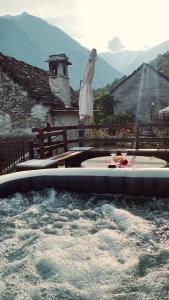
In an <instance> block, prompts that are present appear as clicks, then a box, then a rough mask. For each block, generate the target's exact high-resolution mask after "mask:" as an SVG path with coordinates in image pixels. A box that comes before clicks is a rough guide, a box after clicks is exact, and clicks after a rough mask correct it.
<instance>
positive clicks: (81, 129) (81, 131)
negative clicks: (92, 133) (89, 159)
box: [78, 120, 85, 147]
mask: <svg viewBox="0 0 169 300" xmlns="http://www.w3.org/2000/svg"><path fill="white" fill-rule="evenodd" d="M78 128H79V147H84V141H83V140H80V138H84V136H85V131H84V121H82V120H79V122H78Z"/></svg>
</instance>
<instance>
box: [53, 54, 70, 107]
mask: <svg viewBox="0 0 169 300" xmlns="http://www.w3.org/2000/svg"><path fill="white" fill-rule="evenodd" d="M48 63H49V86H50V88H51V91H52V93H53V94H54V95H55V96H57V97H58V98H60V99H61V100H62V101H63V102H64V104H65V106H69V107H70V106H71V99H70V84H69V77H68V65H71V64H72V63H71V62H70V61H69V59H68V57H67V56H66V55H65V54H54V55H50V56H49V59H48Z"/></svg>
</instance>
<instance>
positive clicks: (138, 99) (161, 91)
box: [111, 63, 169, 122]
mask: <svg viewBox="0 0 169 300" xmlns="http://www.w3.org/2000/svg"><path fill="white" fill-rule="evenodd" d="M111 93H112V95H114V101H116V103H117V104H115V108H114V112H115V113H125V112H132V113H133V114H134V115H135V116H136V117H137V118H138V120H140V121H141V122H149V121H152V114H154V115H158V113H159V110H160V109H162V108H164V107H166V106H168V105H169V78H168V77H166V76H165V75H163V74H162V73H160V72H158V71H157V70H155V69H154V68H153V67H151V66H150V65H149V64H145V63H144V64H142V65H141V66H140V67H139V68H138V69H137V70H136V71H134V72H133V73H132V74H131V75H129V76H128V77H126V78H125V79H124V80H122V81H121V82H120V83H119V84H118V85H117V86H116V87H115V88H114V89H113V90H112V92H111Z"/></svg>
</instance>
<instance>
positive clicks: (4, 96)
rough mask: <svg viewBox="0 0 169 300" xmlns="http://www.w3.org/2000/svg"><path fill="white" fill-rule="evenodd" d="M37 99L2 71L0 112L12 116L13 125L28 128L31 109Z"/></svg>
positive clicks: (0, 73)
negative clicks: (31, 96) (29, 95)
mask: <svg viewBox="0 0 169 300" xmlns="http://www.w3.org/2000/svg"><path fill="white" fill-rule="evenodd" d="M34 104H35V101H34V100H32V99H31V98H29V97H28V94H27V92H26V91H24V90H23V89H22V88H21V87H20V86H19V85H18V84H17V83H15V82H14V81H13V80H11V79H10V78H9V76H8V75H7V74H6V73H4V72H2V71H1V72H0V112H1V113H2V114H7V115H9V116H10V119H11V123H12V126H13V127H18V128H20V127H22V128H26V127H28V126H29V124H30V123H31V118H30V109H31V107H32V106H33V105H34Z"/></svg>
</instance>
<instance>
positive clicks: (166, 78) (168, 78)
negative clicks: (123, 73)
mask: <svg viewBox="0 0 169 300" xmlns="http://www.w3.org/2000/svg"><path fill="white" fill-rule="evenodd" d="M144 66H147V67H148V68H150V69H151V70H153V71H154V72H156V73H157V74H158V75H159V76H161V77H163V78H164V79H165V80H167V81H168V82H169V77H167V76H166V75H164V74H163V73H162V72H160V71H158V70H157V69H155V68H153V67H152V66H151V65H150V64H147V63H143V64H142V65H141V66H140V67H138V68H137V69H136V70H135V71H134V72H133V73H131V74H130V75H129V76H127V77H125V78H124V79H122V80H121V81H120V82H119V83H118V84H117V85H116V86H114V87H113V88H112V90H111V92H110V93H114V91H115V90H116V89H118V88H119V86H121V85H122V84H123V83H124V82H126V81H127V80H128V79H129V78H131V77H133V76H134V75H135V74H136V73H137V72H138V71H139V70H140V69H141V68H143V67H144Z"/></svg>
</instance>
